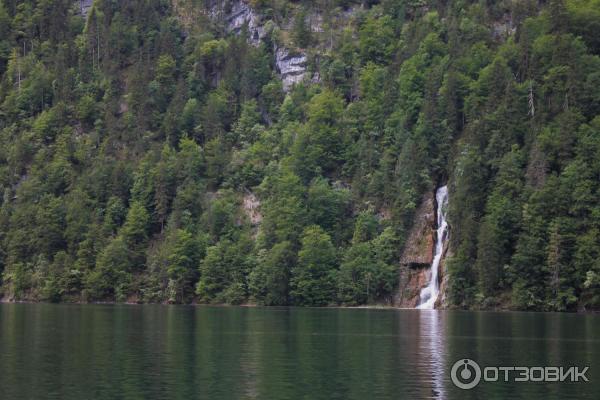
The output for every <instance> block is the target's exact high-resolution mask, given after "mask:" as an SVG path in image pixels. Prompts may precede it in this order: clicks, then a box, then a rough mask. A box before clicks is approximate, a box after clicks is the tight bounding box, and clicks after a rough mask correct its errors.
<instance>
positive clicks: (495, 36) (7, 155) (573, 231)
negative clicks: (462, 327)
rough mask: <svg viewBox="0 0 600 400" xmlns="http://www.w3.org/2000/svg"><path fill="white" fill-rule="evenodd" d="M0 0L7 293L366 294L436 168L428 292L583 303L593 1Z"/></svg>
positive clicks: (486, 300) (464, 302) (591, 184)
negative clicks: (441, 288) (433, 265)
mask: <svg viewBox="0 0 600 400" xmlns="http://www.w3.org/2000/svg"><path fill="white" fill-rule="evenodd" d="M18 3H19V4H16V3H15V2H14V1H13V2H6V1H4V2H0V192H1V194H2V198H1V200H0V273H1V276H2V279H1V282H0V284H1V287H0V291H1V292H2V294H3V296H4V297H6V298H8V299H24V300H44V301H80V300H84V301H105V300H116V301H126V300H127V301H148V302H174V303H189V302H194V301H200V302H206V303H232V304H239V303H245V302H248V301H251V302H257V303H260V304H266V305H292V304H294V305H328V304H353V305H357V304H375V303H388V304H389V303H391V302H392V299H393V297H394V293H395V291H396V289H397V279H398V273H397V272H398V271H397V270H398V268H399V265H398V264H399V255H400V254H401V253H402V249H403V246H404V244H405V243H406V242H407V239H408V238H409V235H410V233H411V230H412V227H413V224H414V221H415V214H416V213H417V211H418V210H419V205H420V204H421V202H422V199H423V197H424V194H425V193H428V192H429V193H431V192H432V191H433V190H434V189H435V187H436V186H439V185H440V184H445V183H448V185H449V188H450V196H449V198H450V203H449V210H448V221H449V224H450V230H449V235H450V236H449V237H450V241H449V248H448V252H447V254H448V258H447V259H446V260H445V265H446V266H447V271H448V274H449V280H448V287H447V299H448V301H449V305H450V306H453V307H461V308H469V307H480V308H495V307H502V308H507V307H513V308H518V309H532V310H534V309H535V310H557V311H563V310H564V311H570V310H576V309H586V308H587V309H590V308H591V309H598V308H599V307H600V294H599V293H600V278H599V277H600V264H599V263H598V259H599V256H600V234H599V232H600V206H598V201H597V198H598V195H599V194H600V184H599V182H600V157H599V156H598V154H600V139H599V138H600V94H599V92H598V90H597V88H598V87H599V86H600V53H599V51H600V40H599V36H598V34H597V32H598V27H599V26H600V22H599V21H600V8H599V4H600V3H599V2H598V1H596V0H565V1H563V0H556V1H554V0H553V1H550V2H547V3H543V4H540V5H538V4H536V3H535V2H531V1H516V2H495V3H494V2H475V3H469V4H466V3H462V2H454V3H452V2H450V3H448V2H436V1H432V2H424V1H421V0H415V1H406V2H398V1H389V0H385V1H382V2H363V3H360V6H359V3H358V2H356V1H347V0H340V1H334V2H320V3H318V4H316V3H315V4H312V3H310V2H308V3H306V2H305V3H302V4H298V3H293V2H285V1H283V2H269V1H263V0H253V1H251V2H250V3H249V4H250V6H251V7H253V8H254V12H255V13H256V15H257V17H258V18H257V19H256V20H253V23H252V24H251V25H253V24H254V23H257V24H259V25H260V27H259V28H260V29H258V31H257V30H255V29H254V28H255V26H254V25H253V26H244V27H241V29H236V30H234V31H232V32H230V29H226V28H225V26H224V25H223V23H224V21H227V20H228V17H227V16H223V17H224V18H222V19H220V18H212V17H210V16H209V15H210V13H209V12H208V10H207V9H206V5H205V4H204V3H202V2H184V3H181V4H177V5H175V4H172V3H170V2H164V1H158V2H157V1H154V2H145V3H144V6H143V7H140V6H136V5H135V4H133V3H132V2H114V1H113V2H108V1H97V2H95V3H94V7H93V8H92V9H91V10H89V12H88V15H87V19H86V20H85V21H84V20H83V18H81V16H79V15H76V14H75V13H74V12H73V9H74V7H73V4H72V2H67V1H37V2H33V1H23V2H18ZM75 8H76V7H75ZM226 8H227V7H226ZM508 15H510V17H511V18H507V16H508ZM190 16H195V17H194V18H189V17H190ZM196 16H197V17H198V18H199V19H198V20H197V19H196ZM191 20H194V21H196V22H197V23H191V22H190V21H191ZM250 34H253V35H254V36H253V37H251V38H250V37H248V35H250ZM248 39H250V40H248ZM277 48H285V49H287V50H288V51H289V52H290V53H291V54H296V53H301V54H302V55H305V56H306V60H307V61H306V65H303V66H302V67H300V66H292V68H296V67H298V68H304V69H305V71H300V70H298V71H292V72H291V73H290V74H289V76H288V78H290V77H292V76H294V74H300V73H303V74H304V76H306V77H307V78H312V79H304V80H303V82H302V83H298V84H294V85H291V86H289V87H288V85H287V84H286V85H284V84H283V83H282V80H281V76H280V72H281V71H278V69H277V66H276V63H275V60H274V56H275V55H274V50H275V49H277ZM319 81H320V82H319ZM284 87H285V88H286V90H285V91H284ZM417 217H419V216H417Z"/></svg>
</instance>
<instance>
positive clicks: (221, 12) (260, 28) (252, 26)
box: [209, 1, 266, 45]
mask: <svg viewBox="0 0 600 400" xmlns="http://www.w3.org/2000/svg"><path fill="white" fill-rule="evenodd" d="M225 5H226V3H225V2H223V1H218V2H215V3H214V5H213V6H212V7H211V8H210V11H209V15H210V16H211V18H213V19H217V20H222V21H223V23H224V25H225V30H226V31H227V32H228V33H237V34H239V33H240V32H241V31H242V28H243V27H244V25H247V27H248V35H249V37H248V40H249V41H250V43H252V44H254V45H258V44H259V43H260V41H261V40H262V39H263V38H264V37H265V34H266V30H265V27H264V24H263V23H262V21H261V17H260V15H258V14H257V13H256V12H255V11H254V9H252V7H250V5H249V4H248V3H246V2H244V1H233V2H230V3H229V7H227V8H225Z"/></svg>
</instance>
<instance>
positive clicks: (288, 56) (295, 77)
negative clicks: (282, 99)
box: [275, 47, 306, 91]
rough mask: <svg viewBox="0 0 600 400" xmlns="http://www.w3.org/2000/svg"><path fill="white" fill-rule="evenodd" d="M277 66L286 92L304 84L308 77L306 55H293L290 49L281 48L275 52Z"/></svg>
mask: <svg viewBox="0 0 600 400" xmlns="http://www.w3.org/2000/svg"><path fill="white" fill-rule="evenodd" d="M275 65H276V66H277V70H278V72H279V75H280V76H281V81H282V84H283V90H285V91H288V90H289V89H290V88H291V87H292V86H293V85H295V84H296V83H299V82H302V80H303V79H304V76H305V75H306V55H305V54H303V53H297V54H293V53H291V52H290V51H289V50H288V49H286V48H284V47H279V48H277V50H276V51H275Z"/></svg>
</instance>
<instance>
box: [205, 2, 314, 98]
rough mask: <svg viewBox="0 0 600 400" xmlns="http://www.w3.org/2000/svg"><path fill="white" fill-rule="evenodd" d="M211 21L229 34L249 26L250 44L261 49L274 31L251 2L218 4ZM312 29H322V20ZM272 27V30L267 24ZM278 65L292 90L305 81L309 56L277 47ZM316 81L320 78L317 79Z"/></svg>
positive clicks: (211, 9)
mask: <svg viewBox="0 0 600 400" xmlns="http://www.w3.org/2000/svg"><path fill="white" fill-rule="evenodd" d="M208 15H209V16H210V18H212V19H213V20H216V21H222V23H223V24H224V28H225V31H226V32H227V33H235V34H240V33H242V31H243V29H244V26H246V27H247V32H248V41H249V42H250V43H252V44H253V45H255V46H258V45H259V44H260V43H261V42H262V41H263V39H264V38H265V37H266V36H267V34H268V32H269V31H270V30H271V29H272V28H273V26H274V25H273V24H274V22H273V20H269V19H267V18H263V17H262V16H261V15H260V14H259V13H257V12H256V11H255V10H254V9H253V8H252V7H251V6H250V5H249V4H248V3H246V2H245V1H243V0H235V1H231V2H229V3H225V2H222V1H215V2H213V3H212V5H210V7H209V10H208ZM315 21H316V22H315V26H314V28H313V29H316V30H318V29H320V25H319V24H320V20H319V19H318V18H315ZM269 24H272V25H271V27H270V28H269V27H268V25H269ZM274 50H275V66H276V68H277V72H278V73H279V76H280V77H281V81H282V85H283V90H284V91H286V92H287V91H289V90H290V89H291V88H292V86H294V85H295V84H297V83H299V82H301V81H303V80H304V77H305V75H306V69H307V57H306V53H304V52H303V51H302V50H294V51H292V50H290V49H289V48H286V47H285V46H282V45H276V47H275V49H274ZM315 79H317V80H318V79H319V78H318V76H316V78H315Z"/></svg>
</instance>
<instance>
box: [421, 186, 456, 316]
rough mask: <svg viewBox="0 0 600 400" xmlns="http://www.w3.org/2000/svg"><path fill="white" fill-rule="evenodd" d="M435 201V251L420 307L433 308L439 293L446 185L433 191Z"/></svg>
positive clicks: (446, 224)
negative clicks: (429, 276) (429, 277)
mask: <svg viewBox="0 0 600 400" xmlns="http://www.w3.org/2000/svg"><path fill="white" fill-rule="evenodd" d="M435 199H436V201H437V236H436V240H435V253H434V256H433V263H432V264H431V279H430V280H429V284H428V285H427V286H426V287H424V288H423V289H421V296H420V301H419V305H418V306H417V308H420V309H425V310H427V309H429V310H430V309H433V308H434V307H435V302H436V300H437V298H438V295H439V293H440V283H439V282H438V272H439V269H440V261H441V260H442V255H443V253H444V243H445V242H446V239H447V234H448V222H447V221H446V209H447V208H448V207H447V205H448V186H442V187H440V188H438V190H437V191H436V192H435Z"/></svg>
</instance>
